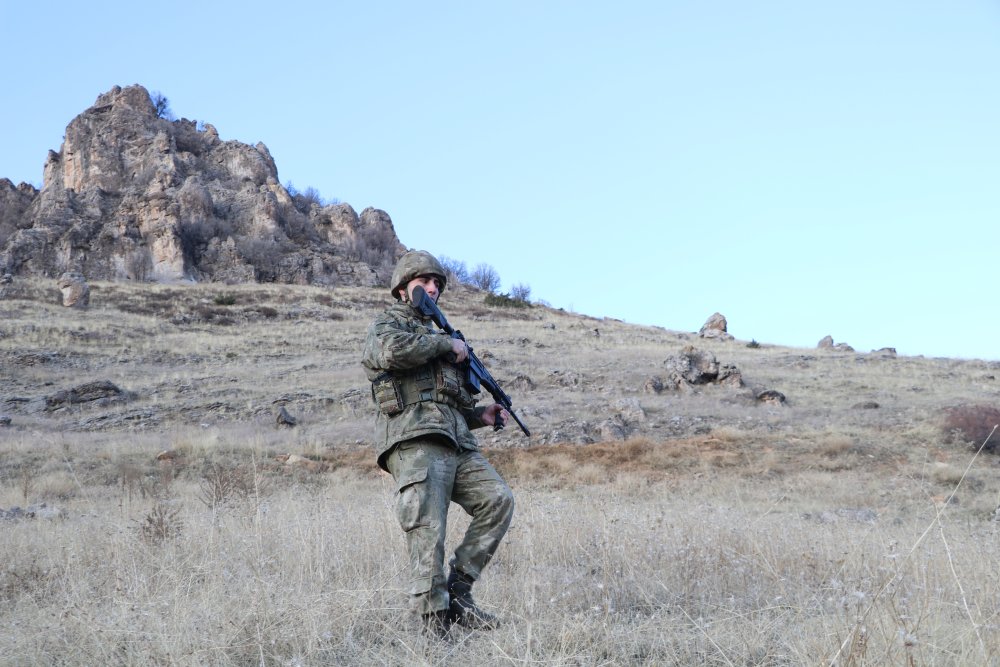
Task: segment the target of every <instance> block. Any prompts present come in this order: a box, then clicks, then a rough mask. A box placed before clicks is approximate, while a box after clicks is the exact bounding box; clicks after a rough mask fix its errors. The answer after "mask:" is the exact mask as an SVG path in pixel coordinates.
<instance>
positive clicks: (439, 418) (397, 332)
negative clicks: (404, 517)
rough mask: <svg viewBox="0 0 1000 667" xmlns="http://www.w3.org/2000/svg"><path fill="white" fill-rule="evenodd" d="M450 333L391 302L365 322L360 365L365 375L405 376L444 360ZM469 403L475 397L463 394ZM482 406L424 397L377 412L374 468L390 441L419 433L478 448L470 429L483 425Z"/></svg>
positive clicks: (460, 446)
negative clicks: (395, 410)
mask: <svg viewBox="0 0 1000 667" xmlns="http://www.w3.org/2000/svg"><path fill="white" fill-rule="evenodd" d="M449 352H451V338H450V337H449V336H448V335H447V334H445V333H444V332H442V331H439V330H436V329H435V328H434V325H433V323H432V322H431V321H430V319H429V318H425V317H423V316H422V315H420V314H419V313H418V312H417V311H416V310H415V309H414V308H413V307H412V306H411V305H410V304H409V303H402V302H400V303H396V304H393V305H392V306H390V307H389V308H388V309H387V310H386V311H385V312H384V313H382V314H381V315H379V316H378V317H377V318H375V321H374V322H372V324H371V326H369V327H368V335H367V336H366V338H365V351H364V357H363V359H362V360H361V365H362V366H363V367H364V369H365V374H366V375H367V376H368V379H369V380H375V379H376V378H378V377H379V376H381V375H382V374H383V373H385V372H386V371H388V372H389V373H391V374H393V375H401V376H402V375H405V374H406V373H408V372H410V371H414V370H415V369H419V368H421V367H425V366H428V365H429V364H431V363H432V362H435V361H436V362H439V363H447V362H446V361H445V356H446V355H447V354H448V353H449ZM466 398H467V399H468V400H469V402H470V405H475V399H474V398H473V397H470V396H468V395H466ZM484 409H485V408H482V407H470V408H468V409H463V408H460V407H458V406H456V405H455V404H454V403H449V402H444V401H441V400H437V399H435V400H427V401H422V402H417V403H413V404H411V405H407V406H406V407H405V408H404V409H403V411H402V412H400V413H398V414H395V415H392V416H389V415H386V414H384V413H383V412H381V411H378V412H377V415H376V417H375V447H376V449H377V452H378V464H379V467H381V468H382V469H385V464H384V462H383V458H384V457H385V455H386V454H388V453H389V451H390V450H391V449H392V448H393V446H394V445H396V443H399V442H402V441H404V440H410V439H412V438H419V437H426V436H431V437H437V438H444V439H445V440H448V441H449V442H451V443H452V444H454V445H455V446H456V447H459V448H461V449H473V450H474V449H478V448H479V445H478V443H477V442H476V438H475V436H474V435H472V432H471V430H472V429H476V428H480V427H482V426H485V423H484V422H483V421H482V413H483V410H484Z"/></svg>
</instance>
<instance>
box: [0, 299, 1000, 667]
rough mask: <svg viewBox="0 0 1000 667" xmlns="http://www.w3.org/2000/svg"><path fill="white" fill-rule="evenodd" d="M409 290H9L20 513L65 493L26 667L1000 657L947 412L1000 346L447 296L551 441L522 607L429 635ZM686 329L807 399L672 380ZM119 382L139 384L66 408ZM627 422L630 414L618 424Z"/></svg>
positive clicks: (7, 552) (529, 534)
mask: <svg viewBox="0 0 1000 667" xmlns="http://www.w3.org/2000/svg"><path fill="white" fill-rule="evenodd" d="M382 292H383V290H366V289H336V290H323V289H318V288H311V287H290V286H277V285H271V286H259V285H258V286H213V285H191V286H183V287H182V286H155V285H150V286H134V285H119V284H98V285H95V286H94V290H93V293H92V298H91V303H92V306H91V308H90V309H89V310H88V311H83V312H77V311H68V310H66V309H63V308H61V307H59V306H58V305H57V300H58V293H57V292H55V290H53V289H51V288H50V286H48V285H46V284H43V283H33V282H30V281H25V282H18V283H17V284H15V286H14V289H12V290H8V293H7V294H8V298H7V299H6V300H3V301H0V382H2V385H0V386H2V387H3V389H2V392H3V393H2V394H0V415H8V416H10V417H11V420H12V424H11V426H9V427H0V508H4V509H9V508H11V507H13V506H21V507H26V506H29V505H32V506H34V507H35V508H36V509H37V514H36V516H35V517H34V518H19V519H0V530H2V531H3V537H4V539H3V540H0V628H2V631H0V664H10V665H22V664H64V663H71V664H124V665H144V664H150V665H152V664H156V665H159V664H182V665H188V664H191V665H195V664H197V665H203V664H211V665H245V664H267V665H271V664H274V665H279V664H280V665H295V664H301V665H316V664H386V665H389V664H391V665H398V664H481V665H494V664H497V665H526V664H540V665H596V664H615V665H625V664H627V665H633V664H634V665H690V664H704V665H821V664H828V665H876V664H934V665H970V664H976V665H979V664H986V665H998V664H1000V632H998V630H1000V627H998V626H1000V580H998V579H997V575H996V573H997V572H1000V562H998V561H1000V556H998V554H1000V543H998V542H1000V531H998V528H1000V524H998V523H997V521H995V520H993V519H994V517H995V516H996V510H997V506H998V504H1000V486H998V482H997V479H998V476H997V468H998V461H1000V458H998V457H997V456H996V455H995V454H991V453H989V452H981V453H977V452H976V450H975V449H974V448H973V449H970V448H969V447H968V443H966V442H964V441H963V440H962V439H959V440H955V439H953V438H951V437H950V436H949V434H948V433H947V432H945V431H943V430H942V423H944V422H943V420H944V418H945V416H946V415H947V414H948V412H947V410H948V409H949V408H954V407H955V406H962V405H995V404H998V403H1000V383H997V382H996V380H995V379H994V378H995V375H996V371H997V369H998V364H996V363H987V362H980V361H965V362H963V361H955V360H948V359H922V358H899V359H887V358H883V357H880V356H878V355H866V354H845V353H836V352H826V351H822V350H794V349H789V348H779V347H773V346H768V345H766V344H765V345H762V346H760V347H758V348H748V347H746V345H745V344H744V343H742V342H739V341H737V342H733V343H719V342H714V341H713V342H709V341H701V340H699V339H697V337H696V336H694V335H692V334H685V333H679V332H670V331H666V330H662V329H657V328H652V327H636V326H631V325H627V324H624V323H621V322H615V321H610V320H595V319H593V318H585V317H581V316H577V315H573V314H569V313H563V312H559V311H552V310H549V309H544V308H539V307H534V308H530V309H517V312H516V313H514V312H513V311H512V309H492V308H487V307H485V306H484V305H483V304H482V299H481V296H480V295H477V294H476V293H474V292H471V291H457V292H450V293H449V294H448V298H447V299H446V300H445V301H444V302H443V303H442V306H443V307H445V308H446V312H447V313H448V316H449V319H450V320H451V321H452V323H453V324H455V325H456V326H459V327H460V328H461V329H462V330H463V332H465V334H466V336H467V337H468V338H469V340H470V341H471V342H472V343H473V345H474V346H475V347H476V349H477V352H479V353H480V354H481V355H483V356H484V359H485V360H486V361H487V363H488V364H489V365H490V367H491V369H492V371H493V372H494V374H495V375H496V376H497V378H498V379H499V380H500V381H501V382H502V383H505V384H506V383H511V382H514V381H515V380H517V379H518V378H521V379H520V380H518V382H517V384H518V385H519V386H521V387H522V388H520V389H518V390H516V391H511V392H510V393H511V394H512V395H513V396H514V400H515V406H516V407H518V408H519V409H520V413H521V414H522V415H523V417H524V419H525V421H526V422H527V423H528V424H529V426H530V427H531V428H532V430H533V432H534V433H535V434H536V436H535V437H533V438H532V440H531V441H525V440H524V439H523V438H522V437H521V436H520V435H519V434H518V432H517V431H516V430H514V429H508V430H507V431H505V432H503V433H500V434H493V433H492V432H484V433H483V436H482V440H483V442H484V444H485V445H487V446H488V449H489V451H488V455H489V456H490V458H491V459H492V460H493V461H494V463H495V464H496V465H497V467H498V468H499V469H500V470H501V471H502V472H503V474H504V475H505V477H506V478H507V479H508V480H509V481H510V483H511V486H512V487H513V488H514V491H515V495H516V498H517V510H516V515H515V520H514V524H513V526H512V528H511V532H510V534H509V536H508V538H507V539H506V540H505V542H504V544H503V546H502V547H501V549H500V551H499V553H498V554H497V557H496V559H495V561H494V563H493V564H492V565H491V567H490V568H489V569H488V570H487V573H486V575H485V577H484V579H483V581H482V582H481V584H480V585H479V586H478V587H477V597H478V599H479V600H480V601H481V602H482V603H483V604H485V605H486V606H487V607H489V608H490V609H491V610H493V611H496V612H498V613H500V614H501V615H502V616H503V618H504V619H505V620H506V623H505V624H504V625H503V626H502V627H501V628H500V629H499V630H497V631H495V632H492V633H464V632H459V633H458V635H457V636H456V637H455V639H454V641H452V642H450V643H445V644H442V643H437V642H429V641H427V640H425V639H423V638H422V637H420V636H419V635H418V634H416V633H414V632H413V631H412V627H411V626H410V625H409V624H408V619H407V616H406V613H405V611H404V607H405V594H404V591H403V588H404V585H405V572H404V570H405V563H404V557H403V556H404V554H403V550H402V539H401V536H400V535H399V531H398V528H397V527H396V524H395V521H394V519H393V516H392V509H391V503H392V485H391V483H390V480H389V479H388V478H387V477H386V476H385V475H382V474H381V473H379V472H378V471H377V470H376V469H375V467H374V464H373V462H372V456H371V450H370V445H369V438H370V417H371V415H370V407H369V399H368V397H367V387H366V385H365V382H364V377H363V375H362V374H361V371H360V368H359V367H358V363H357V362H358V358H359V356H360V349H359V348H360V344H361V341H362V340H363V336H364V330H365V327H366V326H367V322H368V321H369V320H370V318H371V317H372V316H373V315H374V314H375V313H376V312H377V311H378V310H380V309H381V308H382V307H384V305H385V303H386V301H387V297H386V296H385V295H383V294H382ZM12 297H16V298H12ZM595 329H597V332H596V333H595V331H594V330H595ZM686 344H694V345H695V346H696V347H698V348H699V349H706V350H710V351H712V352H714V353H715V354H716V356H717V357H718V358H719V360H720V361H722V362H725V363H734V364H736V365H737V366H738V367H739V368H740V370H741V371H742V372H743V376H744V379H745V380H746V381H747V382H748V383H749V384H752V385H754V386H758V387H767V388H774V389H777V390H779V391H781V392H782V393H784V394H785V395H786V396H787V397H788V405H787V406H785V407H774V406H766V405H756V404H755V403H754V402H753V401H752V400H749V399H748V392H741V391H738V390H732V389H724V388H716V387H705V388H703V389H701V390H699V391H698V392H695V393H687V394H681V393H671V392H663V393H661V394H652V393H645V392H644V391H643V386H644V384H645V383H646V380H647V379H648V378H649V377H650V376H651V375H654V374H656V373H657V371H658V369H660V368H662V361H663V360H664V359H665V358H666V357H668V356H670V355H672V354H676V353H677V352H678V351H679V350H680V349H681V348H682V347H683V346H684V345H686ZM487 352H488V353H489V354H488V355H487V354H485V353H487ZM101 379H106V380H110V381H112V382H114V383H116V384H117V385H119V386H121V387H122V388H123V389H125V390H127V391H129V392H132V393H133V394H134V397H133V398H131V399H130V400H127V401H124V402H120V403H108V404H106V405H87V404H83V405H68V406H63V407H59V408H58V409H56V410H54V411H52V410H47V409H45V408H44V405H45V403H44V400H43V399H44V397H45V396H48V395H51V394H53V393H55V392H56V391H59V390H64V389H68V388H71V387H73V386H75V385H78V384H81V383H82V382H87V381H94V380H101ZM625 399H627V400H626V402H625V403H622V401H623V400H625ZM628 401H632V403H629V402H628ZM634 401H638V404H639V405H640V406H641V410H642V412H643V413H644V416H637V415H635V414H634V413H633V412H632V408H630V407H629V406H634ZM873 404H877V407H872V405H873ZM282 406H284V407H285V408H286V409H287V410H288V411H289V412H291V413H292V414H294V415H295V416H296V417H298V419H299V425H298V426H296V427H295V428H291V429H289V428H281V427H279V426H277V425H276V424H275V421H274V417H275V413H276V411H277V409H278V408H279V407H282ZM623 406H624V407H623ZM976 414H978V415H982V414H983V413H982V412H979V413H976ZM616 419H617V420H619V421H622V423H625V424H626V425H627V427H628V429H629V431H630V433H629V435H628V436H627V437H626V438H625V439H624V440H615V441H605V440H603V439H602V438H601V435H600V434H601V433H602V431H601V428H600V427H601V424H602V423H604V422H607V421H609V420H612V421H613V420H616ZM994 437H995V436H994ZM161 453H164V454H163V455H162V456H160V457H159V458H158V455H159V454H161ZM41 503H45V504H46V507H45V508H41ZM466 522H467V519H466V517H464V516H463V515H461V514H460V513H459V512H456V513H454V514H453V521H452V526H451V527H450V531H451V532H450V538H449V539H450V540H451V542H452V543H454V542H456V541H457V539H458V535H459V533H460V531H461V530H462V529H463V528H464V526H465V525H466Z"/></svg>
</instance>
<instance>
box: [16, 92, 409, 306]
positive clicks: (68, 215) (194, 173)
mask: <svg viewBox="0 0 1000 667" xmlns="http://www.w3.org/2000/svg"><path fill="white" fill-rule="evenodd" d="M316 199H317V198H316V197H309V196H303V195H301V194H299V193H296V192H291V193H290V192H289V191H288V190H287V189H286V188H285V187H283V186H282V185H281V183H280V182H279V180H278V169H277V166H276V165H275V163H274V159H273V158H272V157H271V154H270V152H269V151H268V149H267V146H265V145H264V144H263V143H258V144H257V145H256V146H249V145H247V144H243V143H240V142H238V141H223V140H221V139H220V138H219V133H218V132H217V131H216V129H215V128H214V127H213V126H212V125H210V124H208V123H196V122H195V121H191V120H187V119H184V118H182V119H180V120H173V121H171V120H167V119H165V118H162V117H160V115H159V114H158V112H157V108H156V106H155V105H154V103H153V101H152V99H151V97H150V94H149V92H148V91H147V90H146V89H145V88H143V87H142V86H139V85H133V86H129V87H127V88H120V87H118V86H115V87H114V88H112V89H111V90H110V91H108V92H106V93H104V94H102V95H100V96H99V97H98V98H97V101H96V102H95V103H94V105H93V106H92V107H90V108H89V109H87V110H86V111H84V112H83V113H81V114H80V115H79V116H77V117H76V118H74V119H73V120H72V121H71V122H70V124H69V126H68V127H67V128H66V133H65V139H64V141H63V144H62V147H61V149H60V151H59V152H58V153H56V152H55V151H49V155H48V158H47V159H46V162H45V169H44V181H43V185H42V189H41V190H37V189H36V188H34V187H33V186H32V185H30V184H26V183H21V184H20V185H18V186H14V184H13V183H12V182H11V181H10V180H8V179H0V273H9V274H12V275H15V276H17V275H21V276H47V277H54V276H58V275H60V274H62V273H64V272H67V271H72V272H78V273H82V274H83V275H84V276H86V277H87V278H88V279H91V280H122V279H128V280H138V281H158V282H170V281H178V280H194V281H210V282H228V283H251V282H281V283H295V284H314V285H354V286H372V285H376V284H381V283H384V282H386V280H387V279H388V275H387V272H391V266H392V263H393V262H394V260H395V258H396V257H398V255H399V254H400V253H401V252H402V251H403V250H404V248H403V246H402V245H401V244H400V242H399V239H398V237H397V236H396V232H395V229H394V228H393V226H392V220H391V219H390V218H389V215H388V214H386V213H385V212H384V211H381V210H378V209H375V208H366V209H364V210H363V211H362V212H361V214H360V215H358V214H357V213H356V212H355V210H354V209H353V208H352V207H351V206H350V205H349V204H345V203H339V204H333V205H323V204H322V202H319V201H316Z"/></svg>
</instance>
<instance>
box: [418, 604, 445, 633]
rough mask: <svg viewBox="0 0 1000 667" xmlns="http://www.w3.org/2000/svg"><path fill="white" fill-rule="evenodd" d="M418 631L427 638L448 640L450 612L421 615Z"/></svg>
mask: <svg viewBox="0 0 1000 667" xmlns="http://www.w3.org/2000/svg"><path fill="white" fill-rule="evenodd" d="M420 629H421V631H422V632H423V633H424V634H425V635H427V636H428V637H434V638H436V639H448V636H449V635H448V632H449V630H451V610H449V609H442V610H441V611H435V612H431V613H429V614H423V615H422V616H421V617H420Z"/></svg>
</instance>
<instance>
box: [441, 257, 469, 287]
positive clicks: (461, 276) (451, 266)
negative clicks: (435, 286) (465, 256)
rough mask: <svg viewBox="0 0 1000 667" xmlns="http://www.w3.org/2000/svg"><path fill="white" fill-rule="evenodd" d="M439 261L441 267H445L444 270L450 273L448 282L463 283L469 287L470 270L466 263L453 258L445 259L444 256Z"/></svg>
mask: <svg viewBox="0 0 1000 667" xmlns="http://www.w3.org/2000/svg"><path fill="white" fill-rule="evenodd" d="M438 261H439V262H441V266H443V267H444V270H445V271H447V272H448V275H447V276H446V277H447V278H448V280H451V281H454V282H457V283H462V284H463V285H468V284H469V283H470V280H469V269H467V268H466V266H465V262H463V261H461V260H458V259H452V258H451V257H445V256H444V255H442V256H441V257H440V258H439V259H438Z"/></svg>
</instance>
